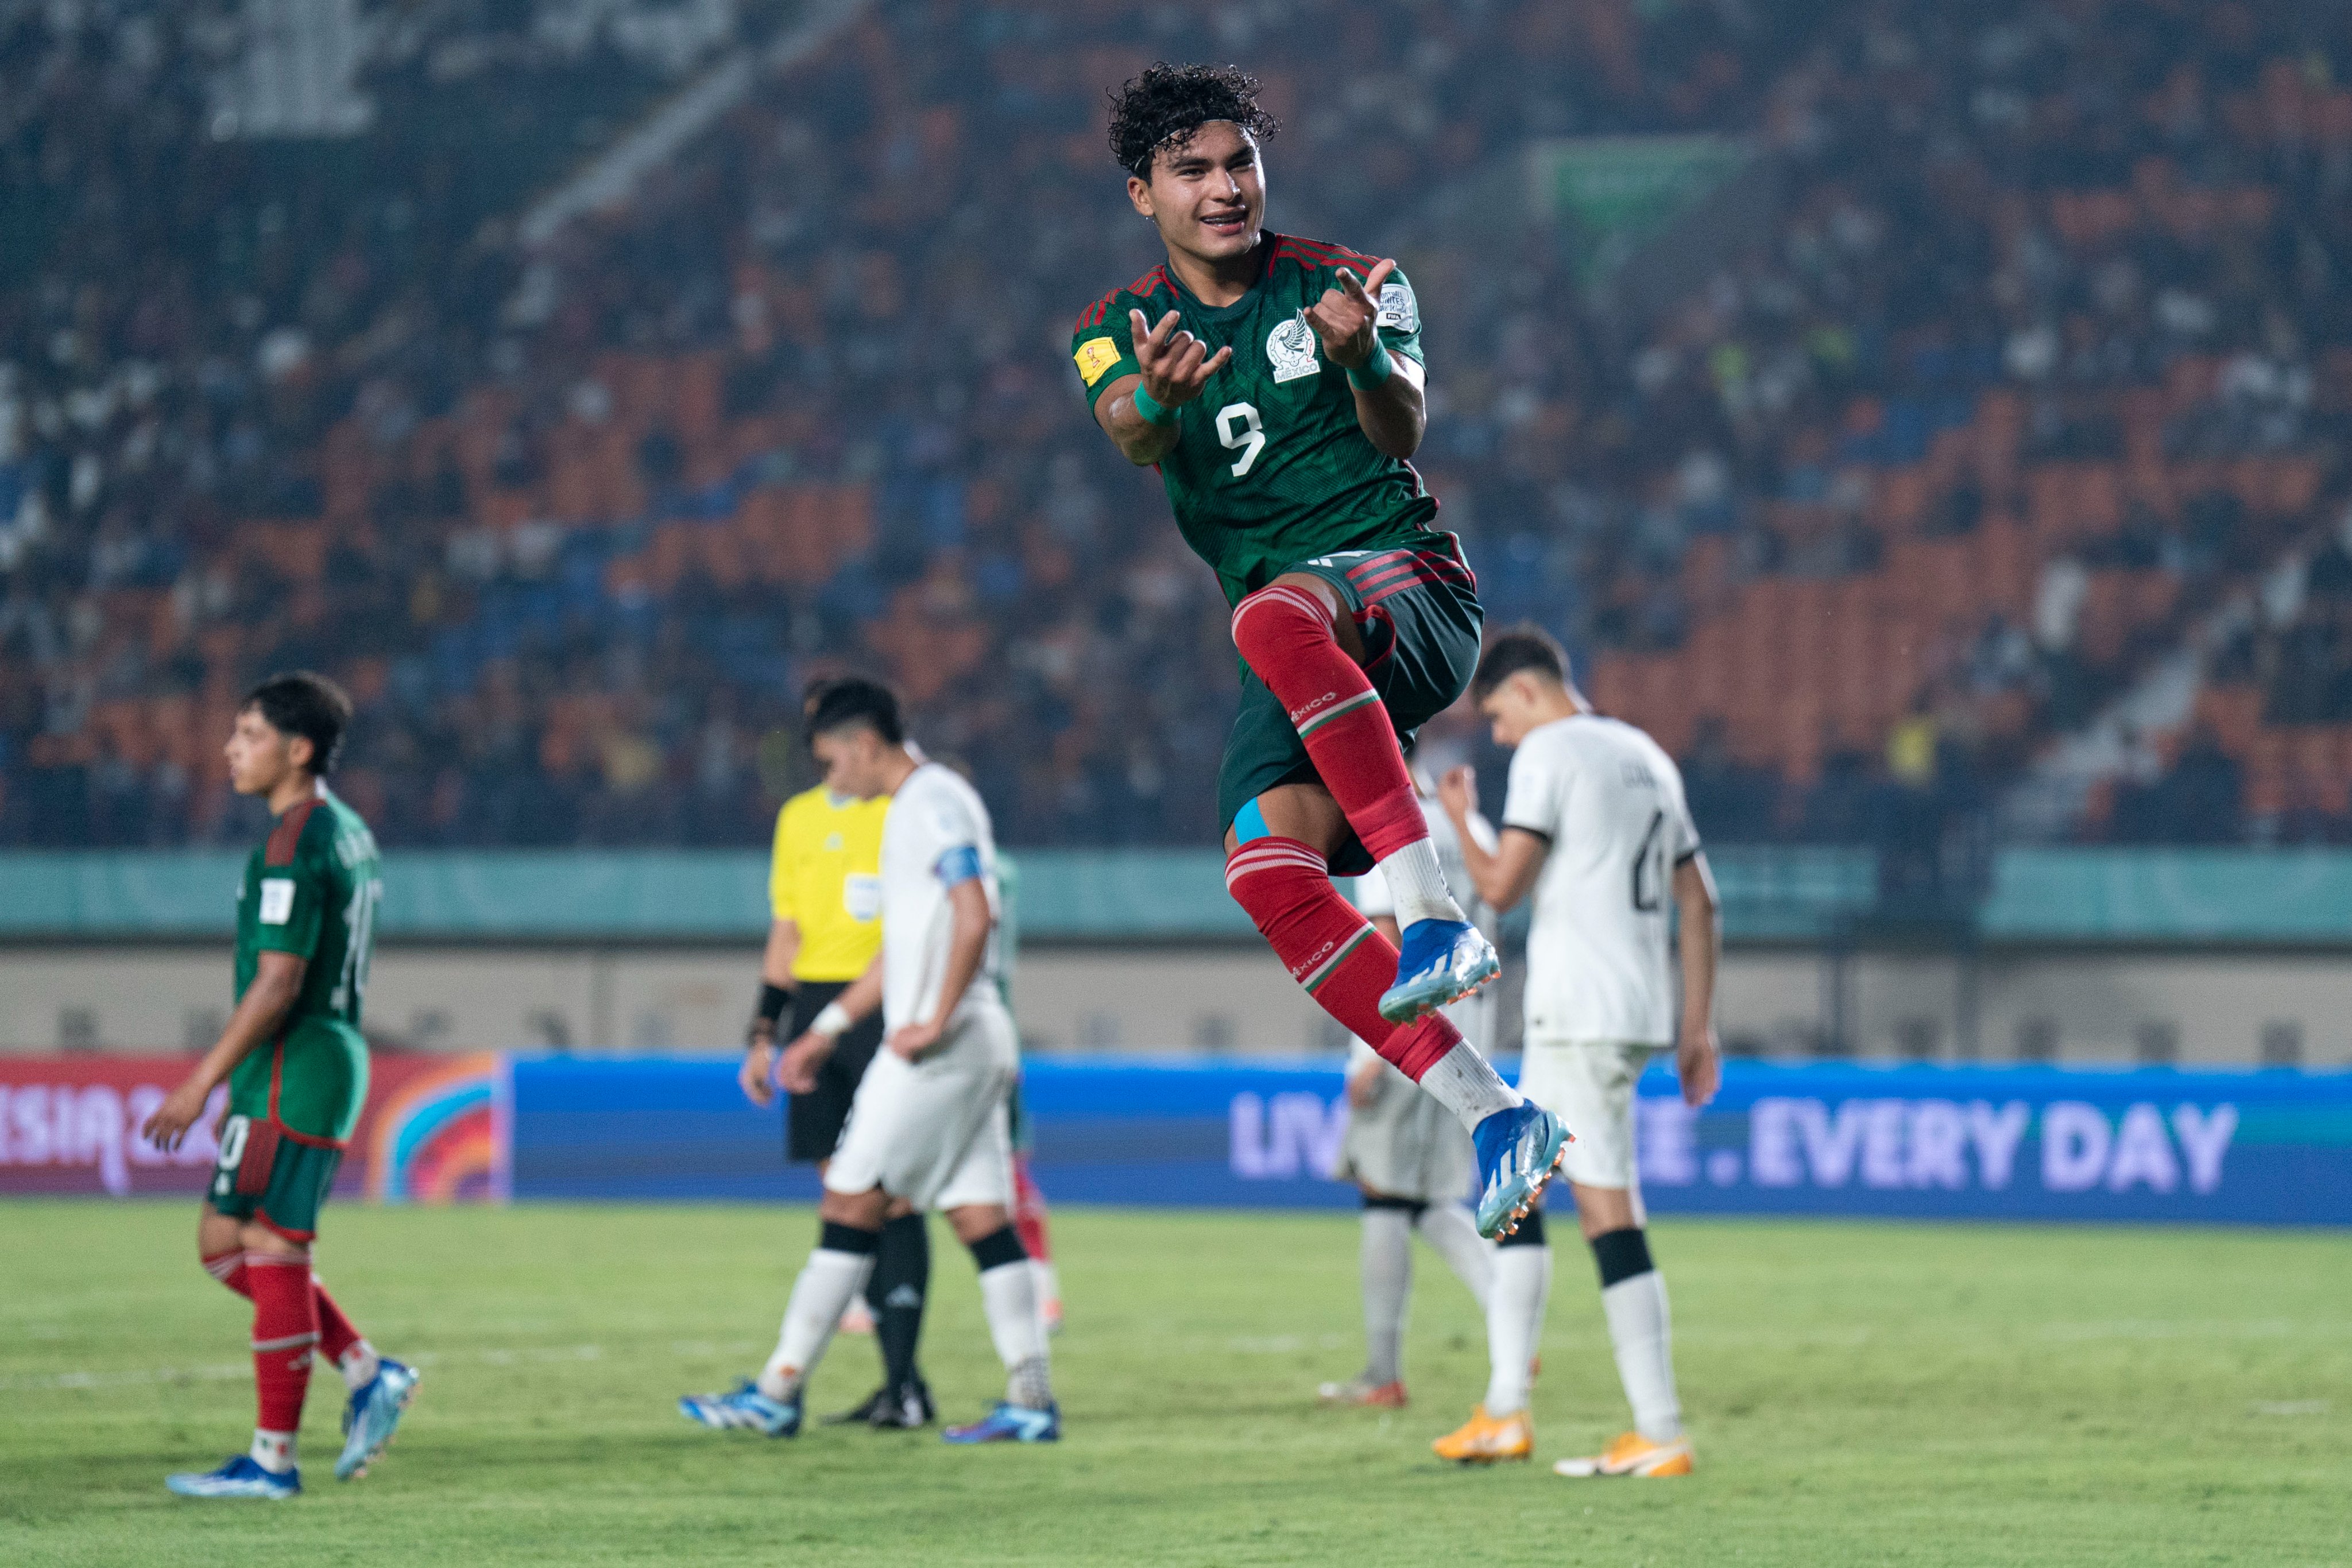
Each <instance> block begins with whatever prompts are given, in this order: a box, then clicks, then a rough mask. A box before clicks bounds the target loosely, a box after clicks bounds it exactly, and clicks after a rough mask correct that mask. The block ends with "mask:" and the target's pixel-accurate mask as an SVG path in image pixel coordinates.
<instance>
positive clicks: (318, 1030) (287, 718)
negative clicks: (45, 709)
mask: <svg viewBox="0 0 2352 1568" xmlns="http://www.w3.org/2000/svg"><path fill="white" fill-rule="evenodd" d="M351 717H352V702H351V698H349V697H347V696H345V695H343V693H342V691H341V688H340V687H338V686H337V685H335V684H334V683H333V682H331V681H330V680H327V679H326V678H325V677H324V676H320V675H314V674H308V673H307V672H304V673H298V674H284V675H272V676H271V677H270V678H269V679H268V680H266V681H264V682H262V683H261V684H260V685H257V686H256V687H254V688H253V690H252V691H251V692H249V693H247V695H246V699H245V706H244V707H243V708H242V709H241V710H240V711H239V712H238V714H237V716H236V728H235V729H234V730H233V731H232V732H231V733H230V736H229V740H228V747H227V752H228V773H229V783H230V785H231V787H232V788H234V789H236V792H237V793H238V794H240V795H258V796H261V797H262V798H263V799H265V800H268V802H269V810H270V811H271V813H272V814H273V815H274V816H275V817H276V818H277V823H276V825H275V826H274V827H272V828H271V830H270V832H269V838H268V841H267V842H265V843H264V844H263V845H262V847H261V848H259V849H257V850H256V851H254V852H253V856H252V858H251V859H250V860H248V861H247V862H246V867H245V881H244V883H242V884H241V885H240V886H239V888H238V890H237V898H236V1011H235V1012H233V1013H231V1014H230V1015H229V1020H228V1025H227V1027H226V1029H224V1030H221V1037H220V1040H219V1042H218V1043H217V1044H215V1046H214V1047H213V1048H212V1050H211V1051H207V1052H205V1059H204V1060H203V1061H201V1062H199V1063H197V1065H196V1068H195V1070H194V1071H192V1072H190V1073H189V1074H188V1076H187V1078H186V1079H185V1080H184V1082H182V1083H181V1084H180V1086H179V1087H178V1088H177V1089H174V1090H173V1091H172V1093H171V1095H170V1096H169V1097H168V1098H167V1099H165V1100H164V1102H163V1104H162V1105H161V1106H159V1107H157V1109H156V1111H155V1113H154V1114H153V1115H152V1116H151V1117H149V1118H148V1119H147V1124H146V1125H145V1126H144V1127H142V1129H141V1130H140V1131H141V1134H142V1136H144V1137H146V1138H148V1139H150V1140H151V1141H152V1142H153V1143H154V1145H155V1146H156V1147H158V1148H161V1149H172V1148H176V1147H178V1146H179V1144H180V1140H181V1139H183V1138H184V1137H185V1136H186V1135H187V1132H188V1128H189V1127H190V1126H191V1125H193V1124H194V1122H195V1120H196V1118H197V1117H199V1116H201V1115H203V1114H204V1112H205V1103H206V1101H208V1100H209V1099H210V1098H211V1096H212V1092H213V1090H214V1089H215V1087H217V1086H218V1085H219V1084H220V1083H222V1082H226V1083H227V1084H228V1113H227V1115H226V1117H225V1118H224V1119H223V1120H222V1123H221V1126H220V1163H219V1165H218V1166H217V1168H216V1169H215V1171H214V1173H213V1180H212V1186H211V1190H210V1192H209V1193H208V1195H207V1197H206V1199H205V1208H204V1209H203V1211H202V1212H201V1213H200V1215H199V1217H198V1218H197V1221H196V1250H197V1253H198V1254H199V1255H200V1256H201V1257H202V1258H203V1260H204V1265H205V1272H206V1273H208V1274H210V1275H211V1276H212V1277H213V1278H214V1279H215V1280H218V1281H220V1282H221V1283H222V1284H224V1285H226V1286H227V1287H228V1288H229V1289H230V1290H232V1291H236V1293H237V1294H238V1295H240V1296H244V1297H246V1298H247V1299H248V1300H250V1301H252V1302H253V1375H254V1382H255V1384H256V1385H257V1387H258V1390H259V1394H260V1405H261V1415H260V1420H259V1421H258V1423H257V1425H256V1427H255V1428H254V1433H253V1447H252V1449H251V1450H250V1451H249V1452H247V1453H243V1454H239V1455H237V1456H236V1458H232V1459H230V1460H229V1461H228V1462H227V1463H226V1464H224V1465H222V1466H221V1467H220V1468H219V1469H215V1470H207V1471H205V1472H202V1473H200V1474H195V1473H192V1474H183V1475H175V1476H172V1477H170V1478H169V1479H167V1480H166V1481H165V1483H164V1484H165V1485H167V1486H168V1487H170V1488H171V1489H172V1490H173V1491H175V1492H177V1493H179V1494H180V1495H181V1496H182V1497H205V1498H215V1497H226V1498H288V1497H293V1496H295V1495H297V1494H298V1493H299V1492H300V1491H301V1490H302V1474H301V1471H300V1470H299V1469H298V1468H296V1465H295V1456H294V1437H295V1433H296V1431H297V1430H298V1429H299V1427H300V1425H301V1420H302V1396H303V1394H304V1393H305V1392H306V1391H307V1390H308V1389H309V1387H310V1361H311V1353H312V1350H313V1347H316V1348H319V1349H323V1350H324V1351H325V1352H326V1353H327V1354H328V1355H329V1356H330V1357H331V1358H332V1359H333V1361H334V1363H335V1365H336V1367H337V1369H338V1370H340V1371H341V1373H342V1375H343V1383H344V1385H345V1386H346V1387H347V1388H348V1389H349V1390H350V1394H351V1403H350V1405H349V1406H348V1407H347V1408H346V1410H345V1411H344V1415H343V1431H344V1437H345V1440H344V1443H343V1451H342V1454H341V1457H340V1458H337V1459H336V1461H335V1479H337V1480H349V1479H352V1478H353V1477H354V1476H358V1475H362V1474H364V1473H365V1472H366V1470H367V1467H368V1466H369V1465H370V1464H372V1463H373V1462H374V1460H375V1458H376V1457H377V1456H378V1455H380V1454H381V1453H383V1447H384V1445H385V1444H386V1443H388V1442H390V1441H391V1440H392V1435H393V1431H394V1428H395V1427H398V1426H399V1425H400V1416H401V1412H402V1411H403V1410H404V1409H405V1408H406V1407H407V1405H408V1402H409V1399H410V1398H411V1397H412V1396H414V1395H415V1390H416V1373H415V1370H414V1369H412V1368H410V1367H407V1366H404V1365H403V1364H401V1363H399V1362H397V1361H394V1360H393V1359H392V1358H391V1357H389V1356H383V1355H379V1354H376V1351H375V1347H374V1346H373V1345H371V1344H369V1343H368V1342H367V1340H366V1339H365V1338H364V1337H363V1336H362V1334H361V1333H360V1332H359V1330H357V1329H355V1328H353V1327H352V1322H351V1320H350V1319H349V1318H347V1317H345V1316H344V1315H343V1311H342V1309H341V1307H339V1306H337V1305H336V1304H335V1299H334V1297H332V1296H331V1295H329V1294H328V1293H327V1287H326V1286H325V1285H323V1284H321V1283H320V1281H319V1277H318V1275H316V1274H314V1273H312V1272H311V1271H310V1242H311V1239H312V1238H313V1237H314V1236H316V1235H317V1233H318V1229H319V1209H320V1206H321V1205H323V1204H324V1203H325V1202H326V1200H327V1194H328V1191H329V1190H330V1189H331V1187H332V1186H334V1182H335V1169H336V1167H337V1166H340V1165H341V1163H342V1158H343V1145H344V1144H345V1142H346V1140H348V1139H349V1138H350V1137H351V1135H352V1124H354V1123H356V1122H357V1121H358V1120H359V1116H360V1108H361V1106H362V1105H363V1104H364V1103H366V1101H367V1085H368V1052H367V1041H366V1040H364V1039H363V1038H362V1036H361V1034H360V1027H359V1025H360V1001H361V997H362V993H363V992H364V991H365V990H366V989H367V972H368V954H369V950H370V948H371V946H373V939H374V935H375V909H376V904H377V901H378V900H379V899H380V898H381V897H382V896H383V873H382V866H381V863H380V862H379V861H378V859H377V856H376V847H375V837H374V835H373V834H372V833H370V832H369V831H368V827H367V824H366V823H365V822H363V821H361V820H360V817H359V813H358V812H356V811H354V810H352V809H351V808H350V807H349V806H347V805H345V804H344V803H343V802H342V801H341V800H339V799H337V798H336V797H335V796H334V795H333V794H331V793H330V792H329V790H328V789H327V785H326V777H327V774H328V773H329V772H330V771H331V769H332V768H333V767H334V762H335V751H336V748H337V747H339V746H341V743H342V737H343V731H344V729H345V728H346V727H348V726H349V725H350V723H351Z"/></svg>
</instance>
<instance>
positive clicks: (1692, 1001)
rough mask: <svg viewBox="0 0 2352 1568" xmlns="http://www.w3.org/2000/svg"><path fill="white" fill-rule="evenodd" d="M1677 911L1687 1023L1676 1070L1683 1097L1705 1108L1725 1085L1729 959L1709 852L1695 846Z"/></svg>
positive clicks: (1678, 871)
mask: <svg viewBox="0 0 2352 1568" xmlns="http://www.w3.org/2000/svg"><path fill="white" fill-rule="evenodd" d="M1675 914H1676V916H1677V918H1678V920H1679V922H1680V925H1681V945H1682V957H1683V1021H1682V1028H1681V1030H1679V1031H1678V1033H1677V1034H1676V1036H1675V1073H1676V1075H1677V1076H1678V1077H1680V1078H1681V1079H1682V1084H1683V1099H1684V1100H1685V1102H1687V1103H1690V1104H1693V1105H1704V1104H1706V1103H1707V1102H1708V1101H1710V1100H1712V1099H1714V1098H1715V1092H1716V1089H1717V1086H1718V1085H1719V1084H1721V1082H1723V1054H1722V1052H1721V1051H1720V1050H1719V1049H1718V1048H1717V1045H1716V1040H1715V974H1716V969H1717V966H1718V965H1719V964H1720V963H1721V962H1722V957H1723V910H1722V904H1721V903H1720V901H1719V900H1717V897H1716V894H1715V873H1713V872H1711V871H1709V870H1708V869H1707V864H1706V851H1704V850H1700V849H1696V848H1694V849H1692V850H1691V851H1690V852H1689V853H1688V854H1686V855H1685V856H1684V857H1683V858H1682V859H1681V860H1680V861H1678V862H1675Z"/></svg>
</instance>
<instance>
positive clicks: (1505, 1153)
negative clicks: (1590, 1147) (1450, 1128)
mask: <svg viewBox="0 0 2352 1568" xmlns="http://www.w3.org/2000/svg"><path fill="white" fill-rule="evenodd" d="M1570 1141H1571V1140H1570V1135H1569V1131H1568V1124H1567V1123H1565V1122H1563V1121H1561V1120H1560V1119H1559V1117H1557V1116H1555V1115H1553V1114H1552V1113H1550V1112H1549V1111H1547V1110H1545V1109H1544V1108H1543V1107H1542V1106H1540V1105H1538V1104H1534V1103H1523V1104H1520V1105H1517V1106H1514V1107H1513V1108H1512V1109H1510V1110H1508V1111H1497V1112H1496V1113H1494V1114H1493V1115H1491V1116H1489V1117H1487V1118H1486V1120H1485V1121H1483V1122H1481V1123H1479V1124H1478V1125H1477V1126H1476V1127H1475V1129H1473V1130H1472V1132H1471V1134H1470V1142H1471V1144H1472V1145H1473V1146H1475V1148H1476V1149H1477V1151H1478V1234H1479V1235H1481V1236H1484V1237H1486V1239H1488V1240H1492V1239H1495V1238H1496V1237H1497V1236H1508V1235H1509V1234H1510V1233H1511V1232H1512V1231H1514V1230H1517V1228H1519V1221H1520V1220H1521V1219H1523V1218H1526V1216H1527V1212H1528V1210H1529V1209H1530V1208H1533V1207H1535V1206H1536V1204H1537V1203H1538V1201H1539V1200H1540V1199H1541V1198H1542V1197H1543V1189H1544V1184H1545V1183H1546V1182H1548V1181H1549V1180H1551V1177H1552V1173H1553V1172H1554V1171H1556V1170H1558V1169H1559V1162H1560V1157H1561V1155H1564V1154H1565V1153H1567V1150H1568V1145H1569V1144H1570Z"/></svg>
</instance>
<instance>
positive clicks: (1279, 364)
mask: <svg viewBox="0 0 2352 1568" xmlns="http://www.w3.org/2000/svg"><path fill="white" fill-rule="evenodd" d="M1265 357H1266V359H1267V360H1269V361H1272V363H1273V365H1274V379H1275V381H1276V383H1277V384H1278V383H1280V382H1295V381H1297V379H1298V378H1299V377H1301V376H1312V375H1319V374H1321V373H1322V371H1323V367H1322V366H1320V365H1318V364H1317V363H1316V362H1315V329H1314V328H1312V327H1309V326H1308V325H1307V318H1306V317H1304V316H1293V317H1291V318H1290V319H1287V320H1286V321H1284V322H1283V323H1282V324H1281V325H1280V326H1278V327H1276V328H1275V329H1274V330H1273V331H1271V332H1269V333H1267V334H1266V339H1265Z"/></svg>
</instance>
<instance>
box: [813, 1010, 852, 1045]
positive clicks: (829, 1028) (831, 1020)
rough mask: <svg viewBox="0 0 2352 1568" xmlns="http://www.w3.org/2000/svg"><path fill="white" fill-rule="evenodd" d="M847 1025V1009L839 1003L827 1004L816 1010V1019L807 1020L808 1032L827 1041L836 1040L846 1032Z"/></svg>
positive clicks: (848, 1022) (848, 1019)
mask: <svg viewBox="0 0 2352 1568" xmlns="http://www.w3.org/2000/svg"><path fill="white" fill-rule="evenodd" d="M849 1025H850V1017H849V1009H847V1008H845V1007H843V1006H842V1005H841V1004H840V1003H839V1002H827V1003H825V1004H824V1006H823V1007H822V1008H819V1009H817V1014H816V1017H815V1018H814V1019H811V1020H809V1032H810V1033H811V1034H821V1035H823V1036H824V1038H825V1039H827V1040H837V1039H839V1038H840V1037H841V1036H842V1035H843V1034H845V1033H846V1032H848V1030H849Z"/></svg>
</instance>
